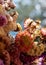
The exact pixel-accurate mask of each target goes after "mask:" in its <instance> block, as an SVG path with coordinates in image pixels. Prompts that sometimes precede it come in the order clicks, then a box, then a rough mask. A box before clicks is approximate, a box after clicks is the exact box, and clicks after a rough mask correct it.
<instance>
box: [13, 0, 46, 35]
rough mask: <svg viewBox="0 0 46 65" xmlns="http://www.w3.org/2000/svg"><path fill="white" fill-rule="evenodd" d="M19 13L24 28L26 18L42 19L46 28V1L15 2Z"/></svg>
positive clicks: (19, 19) (25, 0)
mask: <svg viewBox="0 0 46 65" xmlns="http://www.w3.org/2000/svg"><path fill="white" fill-rule="evenodd" d="M13 3H14V4H15V5H16V8H15V9H16V10H17V12H18V13H19V16H18V20H17V22H19V23H20V24H21V25H22V27H23V22H24V20H25V18H28V17H30V18H32V19H34V20H35V19H40V20H41V21H42V23H41V24H42V26H46V0H13ZM13 34H14V33H13Z"/></svg>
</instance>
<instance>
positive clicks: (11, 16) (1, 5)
mask: <svg viewBox="0 0 46 65" xmlns="http://www.w3.org/2000/svg"><path fill="white" fill-rule="evenodd" d="M15 7H16V6H15V5H14V4H13V3H12V0H0V65H40V64H41V65H46V27H43V28H42V27H41V25H40V23H41V21H40V20H35V21H34V20H32V19H30V18H28V19H26V20H25V21H24V30H23V31H22V27H21V25H20V24H19V23H16V20H17V17H18V13H17V12H16V11H11V9H12V10H15ZM10 31H19V32H18V34H17V35H16V37H15V38H12V37H11V36H10V35H9V32H10Z"/></svg>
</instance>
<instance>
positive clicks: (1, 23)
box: [0, 14, 8, 26]
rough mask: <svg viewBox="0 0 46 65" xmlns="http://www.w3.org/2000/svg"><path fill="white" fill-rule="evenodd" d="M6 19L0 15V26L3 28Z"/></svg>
mask: <svg viewBox="0 0 46 65" xmlns="http://www.w3.org/2000/svg"><path fill="white" fill-rule="evenodd" d="M7 22H8V21H7V18H6V16H5V15H1V14H0V26H5V25H6V24H7Z"/></svg>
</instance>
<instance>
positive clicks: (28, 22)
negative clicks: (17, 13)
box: [24, 18, 33, 28]
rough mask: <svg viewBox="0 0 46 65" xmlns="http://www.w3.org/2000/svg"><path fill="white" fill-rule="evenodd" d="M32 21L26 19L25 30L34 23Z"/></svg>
mask: <svg viewBox="0 0 46 65" xmlns="http://www.w3.org/2000/svg"><path fill="white" fill-rule="evenodd" d="M32 21H33V20H32V19H30V18H28V19H26V20H25V22H24V28H27V27H28V26H29V25H30V24H31V23H32Z"/></svg>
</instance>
